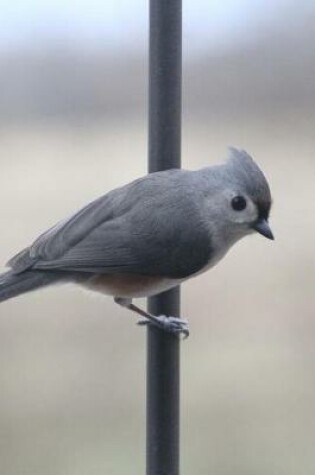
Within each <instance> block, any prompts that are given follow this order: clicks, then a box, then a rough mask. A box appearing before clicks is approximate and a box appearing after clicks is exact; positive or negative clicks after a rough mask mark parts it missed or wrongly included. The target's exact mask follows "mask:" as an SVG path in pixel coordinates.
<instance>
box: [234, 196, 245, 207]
mask: <svg viewBox="0 0 315 475" xmlns="http://www.w3.org/2000/svg"><path fill="white" fill-rule="evenodd" d="M246 204H247V203H246V200H245V198H244V197H243V196H235V197H234V198H233V199H232V201H231V205H232V208H233V209H234V210H235V211H243V209H245V208H246Z"/></svg>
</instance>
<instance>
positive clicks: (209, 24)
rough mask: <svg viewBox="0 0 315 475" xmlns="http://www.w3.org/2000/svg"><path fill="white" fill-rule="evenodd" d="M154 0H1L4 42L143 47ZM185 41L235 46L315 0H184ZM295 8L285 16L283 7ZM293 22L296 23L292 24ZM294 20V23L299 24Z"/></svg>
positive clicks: (194, 45) (189, 45) (0, 40)
mask: <svg viewBox="0 0 315 475" xmlns="http://www.w3.org/2000/svg"><path fill="white" fill-rule="evenodd" d="M148 3H149V2H148V0H147V1H145V0H54V1H44V2H43V1H42V0H11V1H1V28H0V45H1V48H2V49H8V48H19V47H21V46H22V45H28V44H32V45H33V44H34V43H35V44H37V45H38V46H41V45H42V44H43V42H44V44H45V43H53V44H54V43H56V44H58V42H59V43H64V42H66V43H68V44H73V45H77V44H79V45H80V46H81V45H84V46H85V47H88V48H89V47H90V48H95V47H100V46H103V47H104V46H105V47H107V48H117V47H123V48H138V47H139V46H140V47H141V46H144V45H145V43H146V41H147V33H146V32H147V16H148ZM183 5H184V47H185V50H186V52H188V53H190V52H198V51H199V50H202V49H203V48H204V47H206V48H209V46H210V45H212V46H213V48H214V49H220V48H222V47H223V48H224V47H231V46H232V45H235V44H240V43H241V42H244V41H245V42H246V41H248V37H249V36H250V37H251V38H254V37H255V36H257V35H260V34H263V33H264V32H266V31H268V29H270V28H274V25H275V24H277V23H278V22H279V19H280V21H281V19H282V21H285V22H287V23H288V24H290V22H293V23H294V20H295V18H296V15H300V14H301V11H302V12H303V11H304V12H305V10H306V11H307V10H310V11H311V10H312V11H313V12H314V9H315V0H302V1H301V2H292V1H291V0H221V1H220V0H183ZM287 11H289V15H286V18H284V15H283V14H282V13H283V12H287ZM289 26H290V25H289ZM293 26H294V25H293Z"/></svg>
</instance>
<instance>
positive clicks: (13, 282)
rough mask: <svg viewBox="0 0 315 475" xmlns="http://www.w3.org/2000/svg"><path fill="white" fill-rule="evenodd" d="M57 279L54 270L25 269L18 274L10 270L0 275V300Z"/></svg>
mask: <svg viewBox="0 0 315 475" xmlns="http://www.w3.org/2000/svg"><path fill="white" fill-rule="evenodd" d="M57 280H60V274H59V273H54V272H52V273H50V272H46V271H33V270H26V271H24V272H21V273H20V274H14V272H12V271H8V272H5V273H4V274H1V275H0V302H4V301H5V300H8V299H11V298H13V297H16V296H17V295H19V294H24V293H25V292H29V291H31V290H35V289H37V288H39V287H44V286H46V285H49V284H52V283H53V282H55V281H57Z"/></svg>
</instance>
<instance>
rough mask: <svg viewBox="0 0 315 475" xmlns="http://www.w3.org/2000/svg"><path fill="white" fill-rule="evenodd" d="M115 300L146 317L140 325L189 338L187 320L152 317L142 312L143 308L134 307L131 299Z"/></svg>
mask: <svg viewBox="0 0 315 475" xmlns="http://www.w3.org/2000/svg"><path fill="white" fill-rule="evenodd" d="M114 300H115V302H116V303H118V304H119V305H121V306H122V307H125V308H128V309H129V310H131V311H132V312H135V313H137V314H138V315H141V317H144V318H143V319H141V320H139V322H138V325H153V326H155V327H157V328H159V329H160V330H163V331H166V332H168V333H172V334H174V335H180V334H183V336H184V338H187V337H188V336H189V329H188V323H187V321H186V320H181V319H180V318H175V317H167V316H166V315H159V316H156V315H152V314H151V313H149V312H146V311H145V310H142V309H141V308H139V307H137V306H136V305H134V304H133V303H132V300H131V299H126V298H121V297H115V298H114Z"/></svg>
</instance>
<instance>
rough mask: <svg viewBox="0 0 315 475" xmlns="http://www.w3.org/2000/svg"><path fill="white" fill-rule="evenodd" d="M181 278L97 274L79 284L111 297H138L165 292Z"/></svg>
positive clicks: (180, 280)
mask: <svg viewBox="0 0 315 475" xmlns="http://www.w3.org/2000/svg"><path fill="white" fill-rule="evenodd" d="M183 280H185V279H170V278H165V277H163V278H160V277H155V276H145V275H133V274H97V275H93V276H92V277H90V278H88V279H85V280H84V281H81V282H80V284H81V285H83V287H85V288H86V289H89V290H93V291H95V292H100V293H102V294H105V295H112V296H113V297H122V298H140V297H151V296H152V295H156V294H159V293H160V292H165V291H166V290H169V289H171V288H173V287H176V286H177V285H179V284H180V283H181V282H183Z"/></svg>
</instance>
